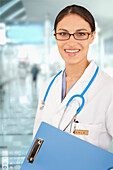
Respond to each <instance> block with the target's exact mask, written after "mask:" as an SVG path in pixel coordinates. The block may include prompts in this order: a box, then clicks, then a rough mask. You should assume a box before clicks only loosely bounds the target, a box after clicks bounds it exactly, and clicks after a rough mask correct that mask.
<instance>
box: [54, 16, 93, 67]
mask: <svg viewBox="0 0 113 170" xmlns="http://www.w3.org/2000/svg"><path fill="white" fill-rule="evenodd" d="M56 33H61V34H59V35H61V36H66V35H67V33H70V34H74V33H77V34H75V38H78V40H76V39H75V38H74V36H73V35H71V36H70V39H68V40H63V41H61V40H57V38H59V37H58V36H59V35H58V34H57V37H56V42H57V46H58V50H59V53H60V55H61V57H62V58H63V60H64V61H65V63H66V64H77V63H80V62H83V61H86V60H87V53H88V49H89V45H90V44H91V43H92V42H93V40H94V35H95V32H93V33H92V34H90V33H91V27H90V25H89V23H88V22H87V21H85V20H84V19H83V18H82V17H80V16H79V15H77V14H69V15H66V16H65V17H64V18H63V19H62V20H61V21H60V22H59V23H58V24H57V28H56ZM87 33H89V34H90V35H88V34H87ZM84 35H86V36H85V39H84V38H83V39H84V40H82V39H79V37H80V38H81V37H82V36H83V37H84Z"/></svg>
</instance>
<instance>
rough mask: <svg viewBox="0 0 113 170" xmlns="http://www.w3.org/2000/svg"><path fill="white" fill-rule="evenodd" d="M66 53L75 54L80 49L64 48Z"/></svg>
mask: <svg viewBox="0 0 113 170" xmlns="http://www.w3.org/2000/svg"><path fill="white" fill-rule="evenodd" d="M64 51H65V52H66V53H67V54H68V55H76V54H78V53H79V51H80V49H65V50H64Z"/></svg>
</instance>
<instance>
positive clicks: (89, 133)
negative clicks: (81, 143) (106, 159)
mask: <svg viewBox="0 0 113 170" xmlns="http://www.w3.org/2000/svg"><path fill="white" fill-rule="evenodd" d="M101 129H102V124H101V123H100V124H84V123H74V126H73V131H72V133H73V135H74V136H76V137H78V138H80V139H82V140H85V141H87V142H89V143H92V144H94V145H96V146H98V144H99V135H100V132H101Z"/></svg>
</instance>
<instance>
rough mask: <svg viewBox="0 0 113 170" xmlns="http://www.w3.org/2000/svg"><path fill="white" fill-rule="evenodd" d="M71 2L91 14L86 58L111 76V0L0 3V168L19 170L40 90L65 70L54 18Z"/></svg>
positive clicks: (9, 0) (13, 0) (14, 0)
mask: <svg viewBox="0 0 113 170" xmlns="http://www.w3.org/2000/svg"><path fill="white" fill-rule="evenodd" d="M74 3H76V4H79V5H83V6H85V7H87V8H88V9H89V10H91V12H92V13H93V15H94V16H95V20H96V37H95V40H94V43H93V44H92V45H91V47H90V50H89V53H88V59H89V60H94V61H95V62H96V63H97V64H98V65H99V66H100V68H101V69H102V70H103V71H105V72H106V73H108V74H109V75H110V76H111V77H113V12H112V9H111V8H112V7H113V1H112V0H109V4H108V2H105V1H104V2H103V0H100V1H98V0H95V1H94V2H93V3H92V2H91V1H90V0H86V1H85V2H84V1H83V0H75V1H74V0H70V1H69V0H67V1H65V0H58V2H56V1H52V0H44V1H41V0H38V1H37V0H33V1H31V0H0V170H19V169H20V167H21V165H22V163H23V160H24V158H25V156H26V154H27V151H28V149H29V147H30V145H31V142H32V138H33V127H34V121H35V116H36V111H37V106H38V98H39V92H40V88H41V86H42V84H43V83H44V81H46V80H47V79H48V78H49V77H52V76H53V75H55V74H56V73H58V72H59V71H60V70H63V69H64V67H65V66H64V61H63V60H62V58H61V57H60V54H59V52H58V49H57V45H56V41H55V38H54V35H53V34H54V31H53V27H54V26H53V23H54V19H55V17H56V15H57V13H58V11H60V10H61V9H62V8H63V7H65V6H66V5H70V4H74ZM104 3H105V4H104ZM105 10H106V12H105ZM34 74H35V75H34ZM33 76H34V77H33ZM109 151H110V152H112V153H113V141H112V144H111V146H110V148H109Z"/></svg>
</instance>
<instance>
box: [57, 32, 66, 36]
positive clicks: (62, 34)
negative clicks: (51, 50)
mask: <svg viewBox="0 0 113 170" xmlns="http://www.w3.org/2000/svg"><path fill="white" fill-rule="evenodd" d="M59 35H60V36H67V35H68V33H66V32H60V33H59Z"/></svg>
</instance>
